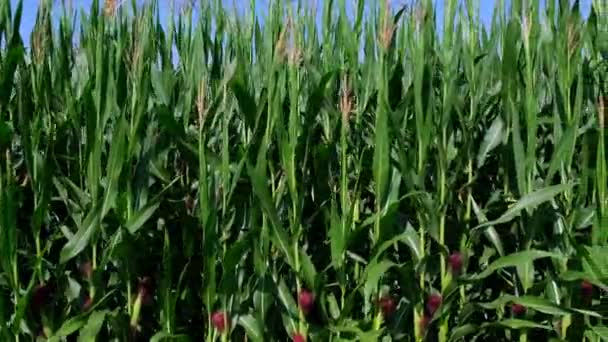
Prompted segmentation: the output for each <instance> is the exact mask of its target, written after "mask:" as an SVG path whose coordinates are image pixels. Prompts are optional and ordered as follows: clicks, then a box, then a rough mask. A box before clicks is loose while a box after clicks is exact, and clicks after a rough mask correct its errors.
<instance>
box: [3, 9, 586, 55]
mask: <svg viewBox="0 0 608 342" xmlns="http://www.w3.org/2000/svg"><path fill="white" fill-rule="evenodd" d="M0 1H4V0H0ZM40 1H41V0H23V18H22V23H21V34H22V36H23V40H24V41H25V43H26V45H28V43H29V35H30V32H31V30H32V27H33V25H34V22H35V20H36V11H37V7H38V3H39V2H40ZM138 1H140V2H141V1H142V0H138ZM257 1H258V5H259V7H260V8H264V7H265V6H267V2H268V1H269V0H257ZM311 1H312V0H311ZM322 1H323V0H317V3H322ZM370 1H374V0H370ZM507 1H508V0H507ZM532 1H534V0H532ZM540 1H541V4H543V3H544V2H545V0H540ZM10 2H11V4H12V5H13V6H14V5H15V4H16V3H17V0H10ZM54 2H56V3H58V4H59V3H61V0H54ZM91 2H92V0H72V3H73V4H74V5H76V6H80V7H83V8H84V9H88V8H90V6H91ZM100 2H103V0H100ZM177 2H179V0H177V1H176V3H177ZM392 2H393V3H394V4H399V3H403V0H393V1H392ZM224 3H225V4H226V6H227V7H230V8H232V5H233V4H234V3H237V4H238V3H241V4H247V5H245V6H248V4H249V1H248V0H224ZM348 3H351V1H348ZM443 3H444V0H436V1H435V5H436V9H437V12H438V18H441V13H442V12H443ZM580 3H581V6H582V8H583V13H587V12H588V11H589V8H590V5H591V0H581V1H580ZM159 4H160V8H161V15H162V14H166V15H168V13H169V4H170V1H169V0H161V1H159ZM479 4H480V18H481V20H482V21H483V22H484V23H486V24H488V23H489V22H490V21H491V19H492V12H493V9H494V6H495V5H496V1H495V0H479ZM319 7H320V6H319ZM57 8H59V5H58V6H57ZM241 10H243V9H241ZM438 24H439V26H441V22H438Z"/></svg>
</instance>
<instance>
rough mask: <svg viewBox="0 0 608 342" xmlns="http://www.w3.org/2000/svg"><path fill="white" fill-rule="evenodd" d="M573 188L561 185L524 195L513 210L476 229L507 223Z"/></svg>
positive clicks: (569, 185)
mask: <svg viewBox="0 0 608 342" xmlns="http://www.w3.org/2000/svg"><path fill="white" fill-rule="evenodd" d="M571 188H572V185H571V184H560V185H552V186H548V187H545V188H542V189H540V190H536V191H534V192H531V193H529V194H527V195H524V196H523V197H522V198H520V199H519V200H518V201H517V202H516V203H515V204H514V205H513V206H511V208H509V209H508V210H507V211H506V212H505V213H504V214H502V215H501V216H500V217H499V218H498V219H496V220H492V221H488V222H485V223H482V224H479V225H478V226H477V227H475V228H474V229H480V228H484V227H488V226H495V225H497V224H501V223H506V222H509V221H511V220H513V219H514V218H516V217H518V216H519V215H520V214H521V211H522V210H525V209H528V210H529V209H532V208H534V207H537V206H539V205H540V204H543V203H545V202H547V201H550V200H551V199H553V198H554V197H555V196H557V195H558V194H560V193H562V192H564V191H567V190H569V189H571Z"/></svg>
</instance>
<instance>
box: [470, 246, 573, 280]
mask: <svg viewBox="0 0 608 342" xmlns="http://www.w3.org/2000/svg"><path fill="white" fill-rule="evenodd" d="M542 258H555V259H563V258H564V256H563V255H560V254H557V253H551V252H545V251H539V250H528V251H523V252H517V253H512V254H509V255H506V256H503V257H500V258H498V259H497V260H495V261H494V262H492V263H491V264H490V265H488V267H487V268H486V269H485V270H483V272H481V273H478V274H476V275H473V276H471V277H470V280H477V279H483V278H486V277H488V276H489V275H491V274H492V273H494V272H496V271H497V270H500V269H503V268H505V267H516V266H519V265H521V264H523V263H525V262H529V261H533V260H536V259H542Z"/></svg>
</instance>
